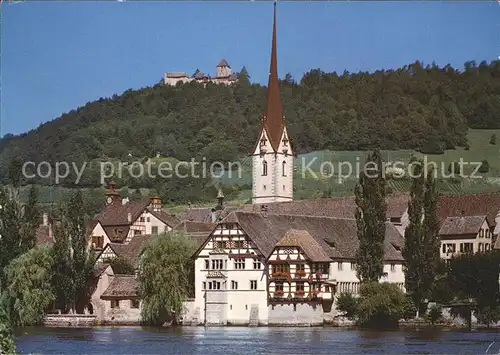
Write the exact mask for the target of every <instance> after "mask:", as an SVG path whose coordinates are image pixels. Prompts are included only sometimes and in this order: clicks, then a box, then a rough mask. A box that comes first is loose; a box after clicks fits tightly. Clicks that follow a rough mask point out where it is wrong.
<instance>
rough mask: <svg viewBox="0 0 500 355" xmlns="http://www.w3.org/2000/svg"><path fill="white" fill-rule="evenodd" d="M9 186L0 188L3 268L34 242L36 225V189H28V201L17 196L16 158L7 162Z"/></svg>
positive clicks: (1, 285)
mask: <svg viewBox="0 0 500 355" xmlns="http://www.w3.org/2000/svg"><path fill="white" fill-rule="evenodd" d="M9 177H10V182H11V186H10V187H0V236H1V238H0V267H1V268H2V270H3V269H4V268H6V267H7V265H9V263H10V262H11V261H12V260H13V259H15V258H17V257H18V256H19V255H21V254H23V253H25V252H27V251H28V250H29V249H31V248H32V247H33V246H34V245H35V239H36V235H35V234H36V228H37V227H38V225H39V216H40V213H39V210H38V207H37V202H38V201H37V200H38V197H37V191H36V189H35V188H34V187H32V188H31V189H30V192H29V196H28V203H27V204H26V205H23V204H22V203H21V201H20V198H19V186H20V184H21V177H22V163H21V162H20V161H19V160H18V159H15V160H13V161H12V162H11V163H10V165H9ZM4 286H5V274H4V273H1V274H0V289H4V288H5V287H4Z"/></svg>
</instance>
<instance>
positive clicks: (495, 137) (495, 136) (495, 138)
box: [490, 134, 497, 145]
mask: <svg viewBox="0 0 500 355" xmlns="http://www.w3.org/2000/svg"><path fill="white" fill-rule="evenodd" d="M490 144H491V145H495V144H497V135H496V134H492V135H491V137H490Z"/></svg>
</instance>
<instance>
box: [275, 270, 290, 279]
mask: <svg viewBox="0 0 500 355" xmlns="http://www.w3.org/2000/svg"><path fill="white" fill-rule="evenodd" d="M290 277H291V276H290V271H276V272H273V273H272V274H271V278H272V279H290Z"/></svg>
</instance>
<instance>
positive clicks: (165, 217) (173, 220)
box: [147, 207, 180, 228]
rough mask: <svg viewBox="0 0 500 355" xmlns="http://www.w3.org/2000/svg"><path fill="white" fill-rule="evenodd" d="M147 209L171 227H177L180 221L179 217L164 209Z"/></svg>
mask: <svg viewBox="0 0 500 355" xmlns="http://www.w3.org/2000/svg"><path fill="white" fill-rule="evenodd" d="M147 211H148V212H149V213H151V214H152V215H153V216H155V217H156V218H158V219H159V220H160V221H162V222H163V223H165V224H166V225H167V226H169V227H170V228H173V227H175V226H176V225H178V224H179V222H180V221H179V219H178V218H177V217H175V216H174V215H171V214H168V213H166V212H165V211H163V210H160V211H155V210H153V209H152V208H150V207H148V208H147Z"/></svg>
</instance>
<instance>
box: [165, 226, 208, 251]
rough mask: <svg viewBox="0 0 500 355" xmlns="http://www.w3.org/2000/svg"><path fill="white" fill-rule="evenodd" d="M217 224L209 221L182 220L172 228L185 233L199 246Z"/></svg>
mask: <svg viewBox="0 0 500 355" xmlns="http://www.w3.org/2000/svg"><path fill="white" fill-rule="evenodd" d="M216 226H217V224H215V223H211V222H192V221H183V222H181V223H180V224H179V225H177V226H176V227H175V228H174V229H173V230H174V231H180V232H183V233H185V234H186V235H187V236H188V237H189V238H190V239H191V240H192V241H193V243H194V244H195V246H196V248H199V247H200V246H201V245H202V244H203V243H204V242H205V241H206V240H207V238H208V237H209V235H210V234H211V233H212V231H213V230H214V229H215V227H216Z"/></svg>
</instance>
